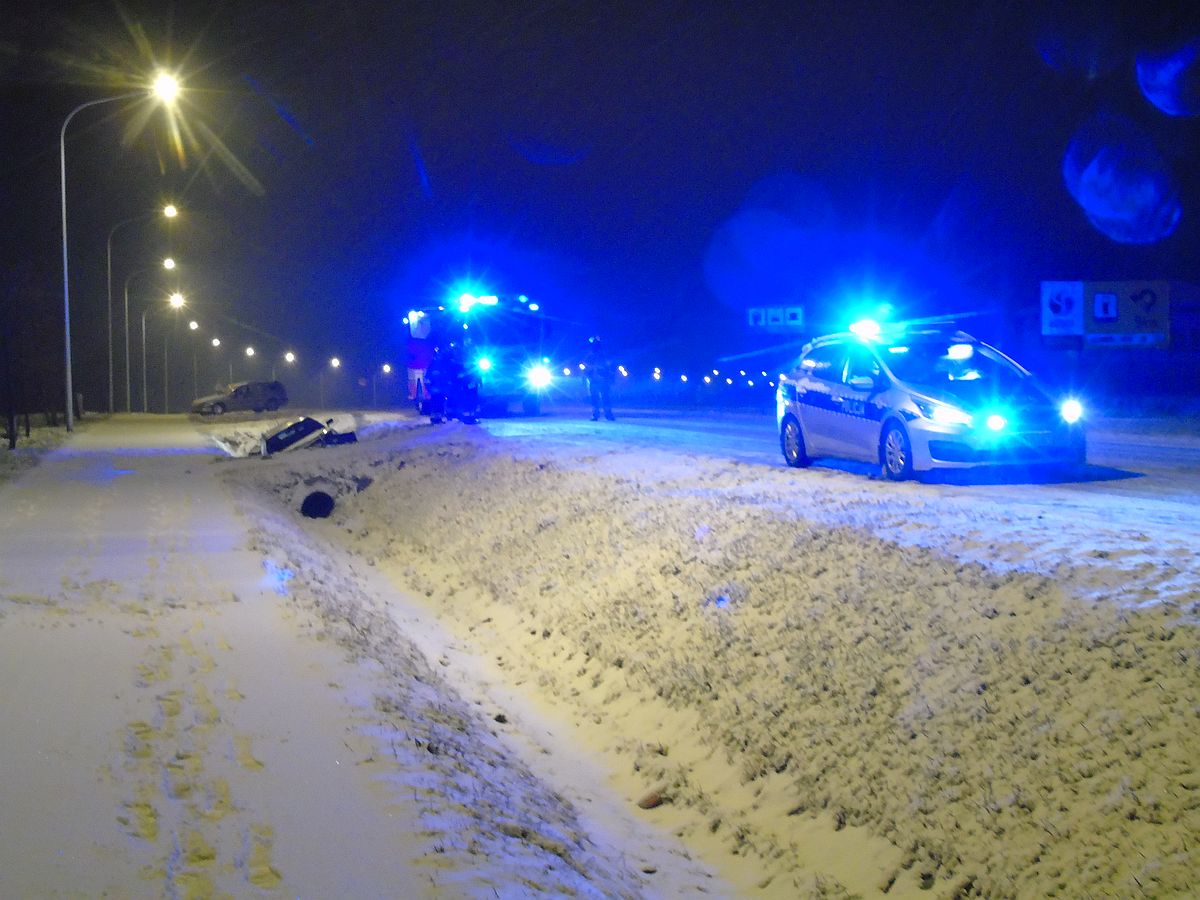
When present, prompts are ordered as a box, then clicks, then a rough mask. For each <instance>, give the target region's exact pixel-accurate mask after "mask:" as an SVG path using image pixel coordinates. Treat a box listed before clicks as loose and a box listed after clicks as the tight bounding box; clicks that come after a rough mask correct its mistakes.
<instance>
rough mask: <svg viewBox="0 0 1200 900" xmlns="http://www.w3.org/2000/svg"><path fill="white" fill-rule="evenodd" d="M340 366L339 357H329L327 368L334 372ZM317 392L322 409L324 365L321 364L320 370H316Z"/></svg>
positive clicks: (323, 405)
mask: <svg viewBox="0 0 1200 900" xmlns="http://www.w3.org/2000/svg"><path fill="white" fill-rule="evenodd" d="M341 366H342V361H341V360H340V359H338V358H337V357H336V356H334V357H331V358H330V360H329V368H331V369H333V370H334V371H335V372H336V371H337V370H338V369H340V368H341ZM317 393H318V394H319V395H320V400H321V407H322V409H323V408H324V407H325V367H324V366H322V367H321V369H320V371H319V372H317Z"/></svg>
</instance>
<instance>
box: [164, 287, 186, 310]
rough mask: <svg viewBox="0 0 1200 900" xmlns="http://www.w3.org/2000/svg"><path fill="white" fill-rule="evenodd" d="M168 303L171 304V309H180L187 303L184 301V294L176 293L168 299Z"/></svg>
mask: <svg viewBox="0 0 1200 900" xmlns="http://www.w3.org/2000/svg"><path fill="white" fill-rule="evenodd" d="M167 302H168V303H170V304H171V309H180V308H181V307H182V306H183V305H184V304H185V303H186V301H185V300H184V299H183V294H181V293H179V291H176V292H175V293H173V294H172V295H171V296H170V297H168V298H167Z"/></svg>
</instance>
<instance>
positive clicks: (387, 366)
mask: <svg viewBox="0 0 1200 900" xmlns="http://www.w3.org/2000/svg"><path fill="white" fill-rule="evenodd" d="M379 371H380V372H382V373H383V376H384V377H385V378H386V377H387V376H388V375H391V374H392V365H391V363H384V364H383V365H382V366H380V367H379ZM378 405H379V400H378V398H377V395H376V393H375V373H374V372H372V373H371V406H378Z"/></svg>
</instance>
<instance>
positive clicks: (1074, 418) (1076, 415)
mask: <svg viewBox="0 0 1200 900" xmlns="http://www.w3.org/2000/svg"><path fill="white" fill-rule="evenodd" d="M1059 414H1060V415H1061V416H1062V417H1063V421H1064V422H1066V423H1067V424H1068V425H1074V424H1075V423H1076V422H1078V421H1079V420H1080V419H1082V418H1083V404H1082V403H1080V402H1079V401H1078V400H1076V399H1074V398H1071V399H1070V400H1066V401H1064V402H1063V405H1062V406H1061V407H1060V408H1059Z"/></svg>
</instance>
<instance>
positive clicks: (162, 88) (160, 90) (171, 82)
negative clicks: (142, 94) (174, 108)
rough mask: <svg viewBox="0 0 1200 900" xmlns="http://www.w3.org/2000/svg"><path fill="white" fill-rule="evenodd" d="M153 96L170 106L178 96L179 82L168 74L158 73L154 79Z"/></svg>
mask: <svg viewBox="0 0 1200 900" xmlns="http://www.w3.org/2000/svg"><path fill="white" fill-rule="evenodd" d="M154 96H156V97H157V98H158V99H159V100H161V101H163V103H166V104H168V105H169V104H171V103H174V102H175V98H176V97H178V96H179V81H178V80H177V79H176V78H175V76H174V75H172V74H171V73H169V72H159V73H158V75H157V76H156V77H155V79H154Z"/></svg>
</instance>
